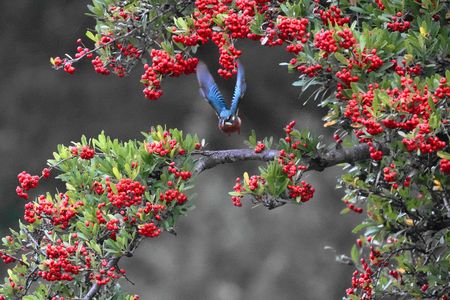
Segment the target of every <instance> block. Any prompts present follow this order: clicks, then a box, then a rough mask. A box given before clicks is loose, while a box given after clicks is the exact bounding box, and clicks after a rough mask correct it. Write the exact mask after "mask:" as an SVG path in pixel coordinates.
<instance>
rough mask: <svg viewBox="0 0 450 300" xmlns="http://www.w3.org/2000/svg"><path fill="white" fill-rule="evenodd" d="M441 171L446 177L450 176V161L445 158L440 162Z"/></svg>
mask: <svg viewBox="0 0 450 300" xmlns="http://www.w3.org/2000/svg"><path fill="white" fill-rule="evenodd" d="M439 171H441V172H442V173H444V174H446V175H450V160H447V159H445V158H443V159H441V160H440V161H439Z"/></svg>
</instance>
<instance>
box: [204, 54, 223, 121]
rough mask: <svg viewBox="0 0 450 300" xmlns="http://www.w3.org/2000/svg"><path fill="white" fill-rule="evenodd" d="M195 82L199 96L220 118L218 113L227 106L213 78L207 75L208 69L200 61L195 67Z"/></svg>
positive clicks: (209, 74)
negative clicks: (198, 87)
mask: <svg viewBox="0 0 450 300" xmlns="http://www.w3.org/2000/svg"><path fill="white" fill-rule="evenodd" d="M197 80H198V84H199V86H200V94H201V95H202V97H203V98H205V100H207V101H208V102H209V104H211V106H212V107H213V108H214V110H215V111H216V113H217V115H218V116H220V113H221V112H222V111H223V110H226V109H227V105H226V103H225V100H224V98H223V96H222V94H221V93H220V91H219V88H218V87H217V84H216V83H215V81H214V78H213V77H212V75H211V73H209V70H208V67H207V66H206V65H205V63H204V62H202V61H199V62H198V65H197Z"/></svg>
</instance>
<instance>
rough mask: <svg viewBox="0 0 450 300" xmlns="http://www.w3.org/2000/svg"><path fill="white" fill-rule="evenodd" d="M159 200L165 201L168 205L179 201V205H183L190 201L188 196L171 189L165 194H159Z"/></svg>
mask: <svg viewBox="0 0 450 300" xmlns="http://www.w3.org/2000/svg"><path fill="white" fill-rule="evenodd" d="M159 200H160V201H165V202H166V203H170V202H172V201H174V200H176V201H177V203H178V204H179V205H181V204H183V203H184V202H186V201H187V200H188V198H187V196H186V195H185V194H183V193H181V192H180V191H179V190H177V189H170V190H167V191H165V192H164V193H160V194H159Z"/></svg>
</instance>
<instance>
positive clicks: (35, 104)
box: [0, 0, 359, 300]
mask: <svg viewBox="0 0 450 300" xmlns="http://www.w3.org/2000/svg"><path fill="white" fill-rule="evenodd" d="M89 2H90V1H87V0H83V1H68V0H39V1H36V0H34V1H30V0H18V1H6V0H3V1H1V4H0V7H1V11H2V17H1V18H0V41H1V45H2V46H1V47H0V101H1V105H0V141H1V142H0V168H1V170H2V172H0V182H1V184H0V197H1V198H0V227H1V233H2V235H3V234H5V233H6V230H7V228H8V227H16V226H17V219H18V218H19V217H20V216H21V215H22V213H23V206H24V201H23V200H22V199H19V198H18V197H17V196H16V195H15V187H16V186H17V178H16V175H17V174H18V173H19V172H21V171H23V170H26V171H28V172H30V173H32V174H38V173H40V171H41V170H42V168H43V167H44V166H45V162H46V160H47V159H48V158H50V157H51V153H52V151H53V150H54V149H55V147H56V145H57V144H60V143H64V144H68V143H70V141H76V140H79V138H80V136H81V135H82V134H85V135H87V136H88V137H93V136H95V135H96V134H98V133H99V132H100V131H101V130H105V131H106V133H107V134H109V135H111V136H112V137H116V138H119V139H123V140H126V139H135V138H138V139H140V138H141V135H140V132H141V131H144V130H147V129H149V128H150V126H151V125H156V124H167V126H169V127H177V128H180V129H183V130H184V131H186V132H192V133H197V134H198V135H199V136H200V137H203V138H205V139H206V141H207V142H208V143H209V148H210V149H227V148H236V147H243V143H242V142H243V140H244V139H245V138H246V137H247V136H248V133H249V131H250V130H251V129H252V128H253V129H255V130H256V132H257V134H258V136H259V137H263V136H267V135H274V136H275V137H276V138H279V137H280V136H281V135H282V134H283V132H282V127H283V126H284V125H285V124H286V123H287V122H289V121H290V120H297V121H298V124H299V126H300V127H306V128H309V129H311V130H312V131H313V132H314V133H317V134H325V135H330V132H327V131H324V128H323V127H322V122H321V116H322V115H323V113H324V112H323V111H320V110H319V109H318V108H317V107H316V103H311V104H309V105H308V106H306V107H303V106H302V101H301V99H299V97H298V93H299V90H298V89H296V88H295V87H292V86H291V82H292V81H294V80H295V75H292V74H288V73H287V72H286V70H285V69H284V68H282V67H279V66H278V62H282V61H287V60H288V59H289V55H287V53H285V52H284V51H283V50H282V49H275V48H270V49H269V48H264V49H263V48H261V47H257V44H256V43H243V42H240V43H239V44H238V45H237V46H238V48H240V49H242V50H244V54H243V56H242V61H243V63H244V65H245V67H246V72H247V85H248V88H247V93H246V96H245V98H244V100H243V101H242V104H241V106H240V116H241V118H242V121H243V127H242V131H241V135H233V136H231V137H228V136H226V135H224V134H222V133H221V132H220V131H219V130H218V129H217V127H216V124H217V118H216V116H215V114H214V113H213V111H212V109H211V108H210V107H209V106H208V105H207V104H206V102H204V101H203V100H201V98H200V97H199V95H198V89H197V83H196V79H195V75H191V76H184V77H181V78H171V79H168V80H165V81H164V83H163V87H164V92H165V94H164V96H163V97H162V98H161V99H160V100H158V101H154V102H151V101H148V100H146V99H145V98H144V97H143V96H142V93H141V91H142V88H143V87H142V85H141V84H140V83H139V76H140V74H141V72H142V67H138V68H137V69H136V70H135V72H134V73H133V74H132V75H131V76H129V77H127V78H124V79H119V78H117V77H114V76H110V77H104V76H102V75H98V74H96V73H95V72H94V71H93V70H92V68H91V66H90V63H89V62H85V63H84V64H80V65H78V66H77V67H78V70H77V72H76V74H75V75H73V76H70V75H68V74H66V73H64V72H62V71H61V72H56V71H54V70H52V69H51V67H50V64H49V57H50V56H62V55H63V54H64V53H73V52H74V51H75V48H76V45H75V41H76V39H77V38H78V37H83V38H84V32H85V28H86V27H91V28H92V27H93V21H92V20H91V19H90V18H89V17H87V16H85V15H84V13H85V12H86V4H88V3H89ZM199 56H200V57H201V58H202V59H203V60H205V61H206V62H207V63H208V64H209V65H210V68H211V69H213V68H214V67H217V65H216V64H215V63H216V61H217V51H216V49H215V48H214V46H211V45H208V46H205V47H203V48H201V49H200V52H199ZM217 81H218V84H219V86H220V87H221V89H222V90H223V93H224V94H226V95H227V96H230V95H231V93H232V89H233V85H234V82H233V80H231V81H228V82H224V81H222V80H219V79H217ZM256 167H257V163H242V164H234V165H227V166H220V167H217V168H215V169H213V170H209V171H207V172H204V173H203V174H201V175H200V176H199V178H198V183H197V187H196V193H197V194H198V197H197V198H196V200H195V202H196V209H195V210H193V211H192V212H191V213H190V215H189V216H188V217H186V218H184V219H182V220H181V222H180V223H179V224H178V228H177V231H178V236H177V237H174V236H172V235H170V234H164V235H162V236H161V237H160V238H158V239H154V240H148V241H146V242H145V243H144V244H143V245H142V246H141V247H140V248H139V249H138V251H137V253H136V255H135V257H133V258H131V259H127V260H124V261H123V262H122V265H123V266H124V267H128V268H129V270H130V271H129V273H128V276H129V277H130V279H131V280H132V281H134V282H135V283H136V285H135V286H131V285H130V284H128V283H126V282H124V286H125V287H126V288H127V289H129V290H130V291H135V292H136V293H137V294H139V295H141V299H149V300H150V299H158V300H159V299H161V300H166V299H167V300H171V299H174V300H177V299H218V300H222V299H223V300H234V299H236V300H237V299H249V300H253V299H339V298H341V296H342V295H343V294H344V292H345V288H347V287H349V286H350V279H351V273H352V268H351V267H349V266H346V265H342V264H338V263H336V262H335V261H334V253H333V252H332V251H327V250H324V247H325V246H331V247H333V248H335V249H336V250H337V252H338V253H349V252H350V248H351V245H352V243H353V240H354V239H355V236H354V235H352V234H351V229H352V228H353V227H354V226H355V225H356V224H357V223H358V221H359V220H358V218H357V217H355V216H354V215H345V216H341V215H340V214H339V212H340V210H341V209H342V208H343V207H344V206H343V204H342V203H341V202H340V200H339V199H340V196H341V191H336V190H335V185H336V178H337V176H338V174H339V169H338V168H334V169H329V170H326V171H325V172H323V173H310V174H308V175H307V178H306V179H307V181H309V182H311V183H312V184H313V185H314V186H315V188H316V195H315V197H314V198H313V199H312V200H311V201H310V202H309V203H307V204H306V205H303V206H301V207H294V206H284V207H281V208H278V209H276V210H274V211H267V210H266V209H264V208H254V209H252V208H250V206H249V205H244V207H243V208H236V207H234V206H232V204H231V201H230V200H229V196H228V194H227V192H228V191H230V190H231V189H232V187H233V184H234V179H235V178H236V177H237V176H241V175H242V172H243V171H244V170H247V171H249V173H252V171H255V170H256ZM52 184H53V185H52ZM55 185H57V183H55V182H53V183H49V184H47V185H45V184H44V185H41V191H42V192H43V191H44V190H45V189H48V190H49V191H53V190H54V188H55ZM0 271H1V274H2V275H3V274H5V269H4V266H3V265H2V266H1V269H0Z"/></svg>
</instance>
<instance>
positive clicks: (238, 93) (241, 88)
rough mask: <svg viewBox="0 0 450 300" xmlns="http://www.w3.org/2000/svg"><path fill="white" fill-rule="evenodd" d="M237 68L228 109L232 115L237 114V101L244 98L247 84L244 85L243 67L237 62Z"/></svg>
mask: <svg viewBox="0 0 450 300" xmlns="http://www.w3.org/2000/svg"><path fill="white" fill-rule="evenodd" d="M237 68H238V73H237V79H236V86H235V88H234V93H233V99H232V101H231V108H230V112H231V114H232V115H236V114H237V109H238V106H239V101H240V100H241V98H242V97H244V94H245V89H246V88H247V84H246V83H245V71H244V66H243V65H242V63H241V62H240V61H239V60H238V61H237Z"/></svg>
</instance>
